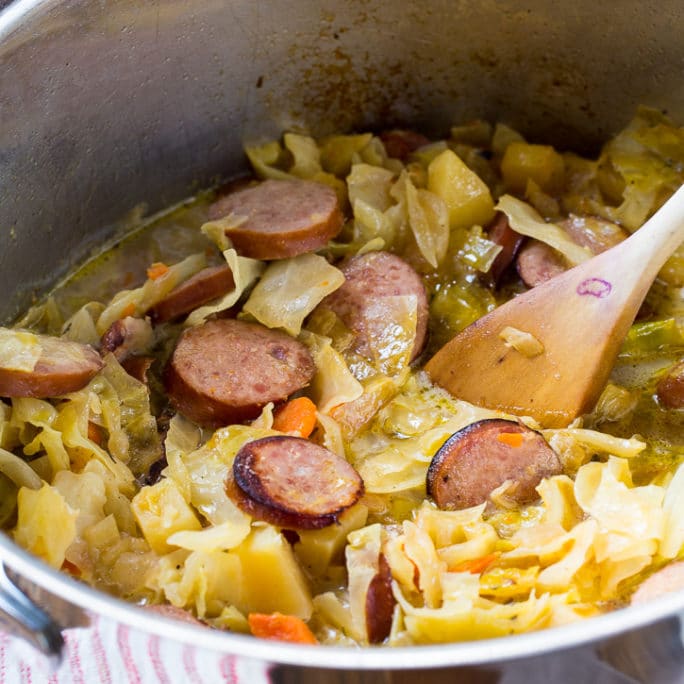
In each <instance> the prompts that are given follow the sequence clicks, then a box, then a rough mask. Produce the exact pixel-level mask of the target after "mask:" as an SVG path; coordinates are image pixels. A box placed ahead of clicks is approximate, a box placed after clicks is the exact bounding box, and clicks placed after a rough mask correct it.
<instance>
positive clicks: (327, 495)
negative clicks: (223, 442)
mask: <svg viewBox="0 0 684 684" xmlns="http://www.w3.org/2000/svg"><path fill="white" fill-rule="evenodd" d="M226 491H227V492H228V495H229V496H231V498H233V500H234V501H235V503H236V504H237V505H238V506H240V507H241V508H242V509H243V510H245V511H246V512H248V513H249V514H250V515H252V516H254V517H255V518H259V519H261V520H265V521H266V522H270V523H272V524H274V525H278V526H280V527H288V528H295V529H318V528H321V527H326V526H328V525H331V524H332V523H334V522H335V521H336V520H337V518H338V517H339V515H340V514H341V513H342V512H343V511H344V510H346V509H347V508H349V507H350V506H352V505H354V504H355V503H356V502H357V501H358V500H359V498H360V497H361V495H362V494H363V491H364V488H363V480H362V479H361V476H360V475H359V474H358V473H357V472H356V470H354V468H353V467H352V466H351V464H350V463H348V462H347V461H346V460H345V459H344V458H342V457H341V456H338V455H337V454H335V453H333V452H332V451H330V450H329V449H326V448H325V447H322V446H319V445H318V444H314V443H313V442H310V441H309V440H307V439H303V438H301V437H291V436H286V435H276V436H273V437H264V438H263V439H257V440H254V441H253V442H248V443H247V444H245V445H244V446H243V447H242V448H241V449H240V451H238V453H237V455H236V456H235V460H234V461H233V470H232V477H229V478H228V480H227V482H226Z"/></svg>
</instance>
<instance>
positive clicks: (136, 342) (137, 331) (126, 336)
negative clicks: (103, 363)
mask: <svg viewBox="0 0 684 684" xmlns="http://www.w3.org/2000/svg"><path fill="white" fill-rule="evenodd" d="M153 343H154V333H153V332H152V326H151V325H150V322H149V321H148V320H147V319H146V318H134V317H133V316H126V317H125V318H119V319H118V320H116V321H114V323H112V324H111V325H110V326H109V328H107V330H106V331H105V333H104V335H102V338H101V340H100V351H101V352H102V353H103V354H104V353H107V352H111V353H112V354H114V356H115V357H116V359H117V361H119V362H120V363H122V362H123V361H125V360H126V359H127V358H129V357H131V356H133V355H134V354H141V353H144V352H147V351H149V349H150V347H151V346H152V344H153Z"/></svg>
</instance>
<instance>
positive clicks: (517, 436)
mask: <svg viewBox="0 0 684 684" xmlns="http://www.w3.org/2000/svg"><path fill="white" fill-rule="evenodd" d="M496 439H497V441H499V442H502V443H503V444H508V446H509V447H514V448H517V447H519V446H521V445H522V443H523V435H522V433H521V432H500V433H499V434H498V435H497V436H496Z"/></svg>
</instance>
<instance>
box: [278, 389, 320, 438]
mask: <svg viewBox="0 0 684 684" xmlns="http://www.w3.org/2000/svg"><path fill="white" fill-rule="evenodd" d="M315 427H316V404H314V403H313V401H311V399H309V398H308V397H298V398H297V399H292V400H291V401H288V402H287V404H284V405H283V406H281V407H280V408H279V409H278V410H277V411H276V412H275V415H274V416H273V429H274V430H278V431H279V432H287V433H289V434H291V435H297V436H298V437H305V438H306V437H308V436H309V435H310V434H311V433H312V432H313V431H314V428H315Z"/></svg>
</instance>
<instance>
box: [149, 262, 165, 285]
mask: <svg viewBox="0 0 684 684" xmlns="http://www.w3.org/2000/svg"><path fill="white" fill-rule="evenodd" d="M168 272H169V267H168V266H167V265H166V264H164V263H162V262H161V261H155V262H154V263H153V264H151V265H150V267H149V268H148V269H147V277H148V278H149V279H150V280H156V279H157V278H161V277H162V276H163V275H164V274H165V273H168Z"/></svg>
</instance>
